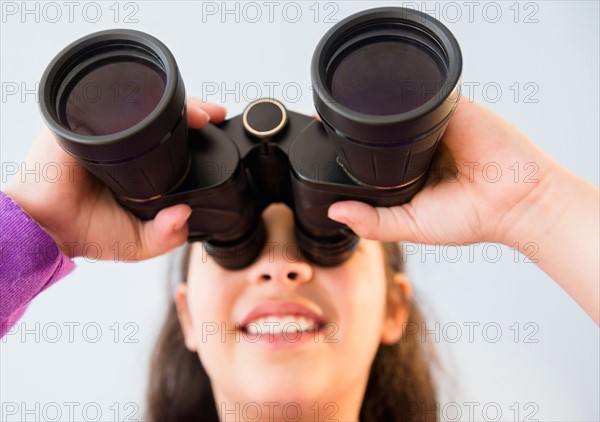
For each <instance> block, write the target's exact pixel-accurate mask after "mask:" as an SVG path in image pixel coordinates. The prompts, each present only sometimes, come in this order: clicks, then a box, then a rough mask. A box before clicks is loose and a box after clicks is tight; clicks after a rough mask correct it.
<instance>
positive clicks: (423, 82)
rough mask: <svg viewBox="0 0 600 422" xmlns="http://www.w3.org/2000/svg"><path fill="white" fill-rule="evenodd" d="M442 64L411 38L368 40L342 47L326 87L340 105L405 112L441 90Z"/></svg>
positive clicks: (367, 110) (378, 112) (383, 112)
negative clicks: (349, 46)
mask: <svg viewBox="0 0 600 422" xmlns="http://www.w3.org/2000/svg"><path fill="white" fill-rule="evenodd" d="M446 74H447V70H446V67H445V66H444V63H443V62H442V61H441V60H440V59H439V57H437V56H436V55H435V54H434V53H432V52H431V51H430V50H429V49H427V48H423V47H422V46H419V45H418V44H415V43H413V42H410V41H408V42H406V41H405V42H403V41H377V40H370V41H369V42H368V43H367V44H366V45H362V46H358V47H356V48H355V49H352V50H351V51H346V52H344V53H343V54H342V55H341V56H340V57H339V58H337V59H336V60H335V61H334V62H333V63H332V64H331V65H330V68H329V69H328V71H327V75H328V76H327V87H328V88H329V90H330V91H331V95H332V97H333V98H334V99H335V100H336V101H338V102H339V103H340V104H342V105H344V106H346V107H348V108H350V109H352V110H355V111H358V112H360V113H365V114H370V115H377V116H384V115H393V114H400V113H406V112H407V111H410V110H413V109H415V108H417V107H419V106H421V105H423V104H425V103H426V102H427V101H429V100H430V99H431V98H433V96H434V95H435V94H436V93H437V92H438V91H439V90H440V88H441V87H442V84H443V83H444V81H445V79H446Z"/></svg>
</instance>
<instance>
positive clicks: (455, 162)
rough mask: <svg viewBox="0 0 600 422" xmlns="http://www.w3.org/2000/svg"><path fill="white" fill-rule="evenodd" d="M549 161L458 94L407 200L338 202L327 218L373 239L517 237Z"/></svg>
mask: <svg viewBox="0 0 600 422" xmlns="http://www.w3.org/2000/svg"><path fill="white" fill-rule="evenodd" d="M555 167H557V163H556V162H555V161H554V160H553V159H552V158H551V157H549V156H548V155H546V154H545V153H544V152H543V151H541V150H540V149H539V148H538V147H537V146H536V145H535V144H534V143H533V142H532V141H530V140H529V139H528V138H527V136H526V135H524V134H523V133H521V132H520V131H519V130H518V129H516V128H515V127H513V126H511V125H510V124H509V123H507V122H506V121H504V120H503V119H501V118H500V117H498V116H497V115H495V114H493V113H492V112H490V111H488V110H486V109H485V108H483V107H482V106H480V105H478V104H474V103H471V102H469V100H468V99H466V98H464V97H463V98H462V99H461V100H460V103H459V104H458V106H457V109H456V111H455V113H454V115H453V117H452V119H451V121H450V123H449V125H448V128H447V129H446V132H445V134H444V136H443V139H442V143H441V145H440V147H439V148H438V151H437V152H436V157H435V158H434V161H433V163H432V168H431V171H430V176H429V180H428V183H427V184H426V186H425V187H424V188H423V189H422V190H421V191H419V192H418V193H417V195H415V196H414V198H413V199H412V200H411V201H410V202H409V203H407V204H404V205H402V206H396V207H391V208H374V207H371V206H369V205H367V204H364V203H360V202H355V201H345V202H339V203H336V204H333V205H332V206H331V207H330V208H329V217H330V218H331V219H333V220H337V221H339V222H341V223H344V224H347V225H348V226H349V227H350V228H351V229H352V230H353V231H354V232H355V233H356V234H357V235H358V236H360V237H364V238H367V239H375V240H380V241H410V242H415V243H427V244H449V243H453V244H456V243H458V244H459V245H463V244H466V243H471V242H500V243H505V244H509V243H511V242H512V240H511V239H516V238H520V237H519V236H517V235H516V234H515V233H514V232H515V231H519V230H522V229H525V228H527V225H528V224H531V221H532V215H531V213H530V211H531V209H532V206H534V204H536V203H537V202H538V201H539V200H540V198H542V197H544V196H545V195H546V192H547V191H548V189H549V186H550V185H551V180H552V178H553V172H554V168H555ZM533 217H534V218H535V216H533Z"/></svg>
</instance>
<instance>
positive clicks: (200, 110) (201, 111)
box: [196, 106, 210, 124]
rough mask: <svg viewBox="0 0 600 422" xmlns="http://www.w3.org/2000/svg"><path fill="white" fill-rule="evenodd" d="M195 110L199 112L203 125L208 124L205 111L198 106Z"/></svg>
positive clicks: (208, 116) (208, 119) (208, 117)
mask: <svg viewBox="0 0 600 422" xmlns="http://www.w3.org/2000/svg"><path fill="white" fill-rule="evenodd" d="M196 109H197V110H198V111H199V112H200V115H201V116H202V119H203V120H204V123H205V124H206V123H208V122H209V121H210V115H209V114H208V113H207V112H206V111H204V109H203V108H202V107H200V106H196Z"/></svg>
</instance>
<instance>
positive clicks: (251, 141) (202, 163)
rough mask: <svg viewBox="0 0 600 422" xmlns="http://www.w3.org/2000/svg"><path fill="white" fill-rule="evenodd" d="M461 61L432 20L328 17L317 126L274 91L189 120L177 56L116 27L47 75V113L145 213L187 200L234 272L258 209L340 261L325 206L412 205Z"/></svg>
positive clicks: (65, 138)
mask: <svg viewBox="0 0 600 422" xmlns="http://www.w3.org/2000/svg"><path fill="white" fill-rule="evenodd" d="M461 71H462V56H461V52H460V48H459V46H458V43H457V41H456V39H455V38H454V36H453V35H452V33H451V32H450V31H449V30H448V29H447V28H446V27H445V26H444V25H443V24H441V23H440V22H439V21H437V20H435V19H434V18H432V17H431V16H429V15H426V14H424V13H421V12H418V11H415V10H412V9H405V8H400V7H385V8H377V9H370V10H366V11H363V12H360V13H357V14H355V15H352V16H350V17H348V18H346V19H344V20H342V21H340V22H338V23H337V24H336V25H335V26H334V27H332V28H331V29H330V30H329V31H328V32H327V33H326V34H325V35H324V36H323V38H322V39H321V41H320V43H319V44H318V45H317V47H316V50H315V52H314V56H313V59H312V64H311V77H312V85H313V93H314V103H315V107H316V110H317V113H318V115H319V120H317V119H315V118H313V117H310V116H306V115H302V114H299V113H296V112H292V111H289V110H287V109H286V108H285V106H284V105H283V104H282V103H280V102H279V101H277V100H275V99H272V98H265V99H259V100H256V101H254V102H252V103H251V104H249V105H248V106H247V107H246V109H245V110H244V112H243V114H242V115H239V116H236V117H233V118H231V119H229V120H227V121H225V122H223V123H221V124H217V125H213V124H208V125H207V126H206V127H204V128H202V129H200V130H195V129H189V128H188V126H187V114H186V95H185V88H184V84H183V80H182V77H181V75H180V73H179V70H178V68H177V64H176V62H175V59H174V57H173V55H172V54H171V52H170V51H169V50H168V49H167V47H166V46H165V45H164V44H163V43H161V42H160V41H159V40H158V39H156V38H154V37H152V36H150V35H148V34H145V33H143V32H139V31H133V30H126V29H115V30H108V31H102V32H97V33H94V34H91V35H88V36H86V37H83V38H81V39H79V40H77V41H75V42H73V43H72V44H70V45H69V46H67V47H66V48H65V49H64V50H62V51H61V52H60V53H59V54H58V55H57V56H56V57H55V58H54V60H53V61H52V62H51V63H50V64H49V65H48V68H47V69H46V71H45V72H44V75H43V76H42V80H41V83H40V88H39V89H40V99H41V101H40V107H41V111H42V115H43V118H44V120H45V122H46V124H47V125H48V127H49V128H50V130H51V131H52V132H53V133H54V135H55V136H56V138H57V140H58V142H59V144H60V145H61V147H62V148H63V149H64V150H65V151H66V152H67V153H69V154H70V155H72V156H74V157H75V158H76V159H77V160H78V161H79V162H80V163H81V164H82V165H83V166H84V167H85V168H86V169H87V170H89V171H90V172H91V173H92V174H94V175H95V176H96V177H97V178H98V179H100V180H101V181H102V182H103V183H104V184H105V185H106V186H107V187H108V188H109V189H110V190H111V191H112V192H113V193H114V194H115V196H116V198H117V200H118V201H119V203H120V204H121V205H122V206H123V207H125V208H126V209H128V210H130V211H131V212H132V213H133V214H135V215H136V216H138V217H139V218H141V219H145V220H146V219H151V218H153V217H154V216H155V215H156V214H157V213H158V212H159V211H160V210H161V209H162V208H165V207H168V206H171V205H175V204H178V203H185V204H188V205H189V206H190V207H191V208H192V210H193V211H192V215H191V216H190V218H189V220H188V227H189V241H202V242H203V243H204V246H205V248H206V250H207V252H208V253H209V254H210V255H211V256H212V257H213V258H214V259H215V260H216V261H217V262H218V263H219V264H220V265H221V266H223V267H225V268H228V269H232V270H234V269H240V268H244V267H246V266H248V265H250V264H251V263H252V262H254V260H255V259H256V258H257V257H258V256H259V254H260V253H261V251H262V250H263V248H264V246H265V242H266V239H267V235H266V230H265V226H264V224H263V222H262V211H263V210H264V209H265V208H266V207H267V206H268V205H269V204H271V203H275V202H282V203H285V204H287V205H288V206H289V207H290V209H291V210H292V211H293V212H294V220H295V225H294V230H295V235H296V239H297V246H298V248H299V251H300V252H301V254H302V255H303V256H304V257H305V258H306V259H308V260H309V261H311V262H313V263H314V264H315V265H320V266H334V265H339V264H341V263H342V262H344V261H345V260H346V259H348V258H349V257H350V256H351V255H352V253H353V251H354V249H355V247H356V244H357V242H358V238H357V236H356V235H355V234H354V233H353V232H352V231H351V230H350V229H349V228H348V227H347V226H345V225H343V224H339V223H337V222H335V221H333V220H331V219H329V218H328V217H327V210H328V208H329V206H330V205H331V204H333V203H334V202H337V201H341V200H358V201H363V202H366V203H368V204H371V205H373V206H383V207H388V206H393V205H399V204H402V203H405V202H408V201H410V199H411V198H412V197H413V196H414V195H415V194H416V193H417V192H418V191H419V189H421V188H422V186H423V184H424V183H425V181H426V179H427V177H426V176H427V173H428V168H429V166H430V163H431V159H432V156H433V153H434V152H435V150H436V147H437V145H438V143H439V141H440V138H441V137H442V135H443V133H444V130H445V129H446V126H447V124H448V122H449V120H450V117H451V115H452V113H453V111H454V109H455V107H456V105H457V104H458V100H459V97H460V74H461Z"/></svg>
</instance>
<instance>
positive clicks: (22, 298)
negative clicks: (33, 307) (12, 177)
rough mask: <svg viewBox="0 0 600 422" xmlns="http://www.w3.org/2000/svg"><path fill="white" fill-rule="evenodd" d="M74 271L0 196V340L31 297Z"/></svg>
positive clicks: (38, 228)
mask: <svg viewBox="0 0 600 422" xmlns="http://www.w3.org/2000/svg"><path fill="white" fill-rule="evenodd" d="M74 268H75V264H73V262H72V261H71V260H70V259H69V258H68V257H67V256H66V255H64V254H63V253H62V252H61V251H60V249H59V248H58V246H57V245H56V242H54V239H52V237H51V236H50V235H49V234H48V233H47V232H46V231H45V230H44V229H43V228H42V227H41V226H40V225H39V224H38V223H36V222H35V221H34V220H33V219H32V218H31V217H30V216H29V215H28V214H27V213H26V212H25V211H23V209H21V207H19V205H17V204H16V203H15V202H14V201H13V200H12V199H11V198H9V197H8V196H7V195H6V194H4V193H3V192H0V337H2V336H4V334H6V332H7V331H8V330H9V329H10V328H11V327H12V326H13V325H14V324H15V323H16V322H17V320H18V319H19V318H20V317H21V316H22V315H23V313H24V312H25V310H26V309H27V306H28V305H29V302H31V300H32V299H33V298H34V297H36V296H37V295H38V294H40V293H41V292H43V291H44V290H46V289H47V288H48V287H50V286H51V285H52V284H54V283H56V282H57V281H58V280H59V279H61V278H62V277H64V276H66V275H67V274H69V273H70V272H71V271H73V269H74Z"/></svg>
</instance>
